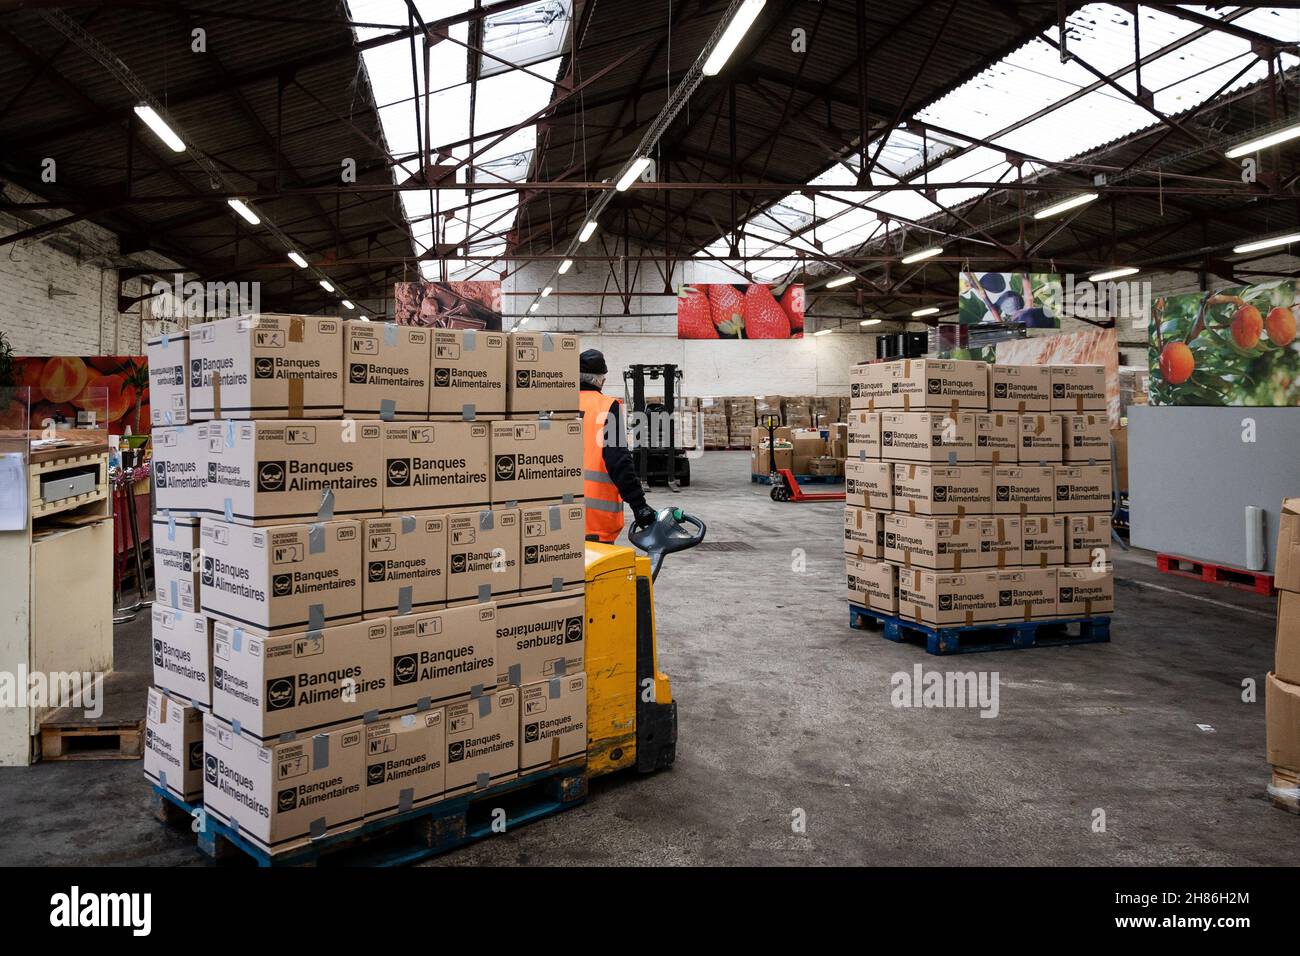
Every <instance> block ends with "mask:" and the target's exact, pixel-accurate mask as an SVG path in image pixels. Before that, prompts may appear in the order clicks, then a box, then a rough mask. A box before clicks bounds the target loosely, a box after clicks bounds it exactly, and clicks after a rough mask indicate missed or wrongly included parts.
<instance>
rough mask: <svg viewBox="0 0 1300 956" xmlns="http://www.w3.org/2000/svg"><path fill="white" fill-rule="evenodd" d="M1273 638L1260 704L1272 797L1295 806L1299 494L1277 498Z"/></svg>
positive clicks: (1299, 753)
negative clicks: (1279, 501)
mask: <svg viewBox="0 0 1300 956" xmlns="http://www.w3.org/2000/svg"><path fill="white" fill-rule="evenodd" d="M1274 567H1275V568H1276V572H1275V574H1274V576H1273V583H1274V584H1275V585H1276V586H1277V589H1278V597H1277V644H1276V646H1275V649H1274V659H1273V673H1271V674H1269V675H1268V688H1267V690H1266V692H1265V693H1266V698H1265V708H1266V711H1267V724H1268V762H1269V763H1270V764H1272V765H1273V781H1272V787H1271V792H1272V793H1273V796H1274V799H1275V801H1276V802H1277V803H1278V804H1279V805H1280V806H1284V807H1286V808H1288V809H1292V810H1300V498H1287V499H1286V500H1285V501H1283V502H1282V516H1281V521H1280V524H1279V528H1278V536H1277V561H1276V562H1274Z"/></svg>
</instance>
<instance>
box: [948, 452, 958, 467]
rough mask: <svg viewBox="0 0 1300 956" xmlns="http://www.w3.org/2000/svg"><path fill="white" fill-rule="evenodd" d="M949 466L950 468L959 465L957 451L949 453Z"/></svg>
mask: <svg viewBox="0 0 1300 956" xmlns="http://www.w3.org/2000/svg"><path fill="white" fill-rule="evenodd" d="M948 464H949V466H952V465H956V464H957V453H956V452H955V451H950V452H948Z"/></svg>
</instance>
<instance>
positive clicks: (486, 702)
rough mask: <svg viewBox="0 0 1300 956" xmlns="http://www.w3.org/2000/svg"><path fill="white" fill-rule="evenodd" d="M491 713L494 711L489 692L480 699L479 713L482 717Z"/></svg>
mask: <svg viewBox="0 0 1300 956" xmlns="http://www.w3.org/2000/svg"><path fill="white" fill-rule="evenodd" d="M491 713H492V697H491V696H490V695H488V694H484V695H483V696H482V697H480V698H479V699H478V715H479V716H480V717H486V716H488V715H489V714H491Z"/></svg>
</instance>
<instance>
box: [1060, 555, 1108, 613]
mask: <svg viewBox="0 0 1300 956" xmlns="http://www.w3.org/2000/svg"><path fill="white" fill-rule="evenodd" d="M1056 589H1057V590H1056V613H1057V615H1058V616H1059V617H1091V616H1093V615H1094V614H1097V615H1106V614H1113V613H1114V612H1115V574H1114V571H1113V569H1111V568H1106V569H1105V570H1104V571H1102V570H1094V569H1093V568H1069V567H1066V568H1057V569H1056Z"/></svg>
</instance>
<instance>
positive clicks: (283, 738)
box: [276, 730, 298, 744]
mask: <svg viewBox="0 0 1300 956" xmlns="http://www.w3.org/2000/svg"><path fill="white" fill-rule="evenodd" d="M297 739H298V734H297V732H296V731H292V730H286V731H285V732H284V733H282V734H281V735H280V736H279V737H277V738H276V740H278V741H280V743H282V744H290V743H293V742H294V741H295V740H297Z"/></svg>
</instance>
